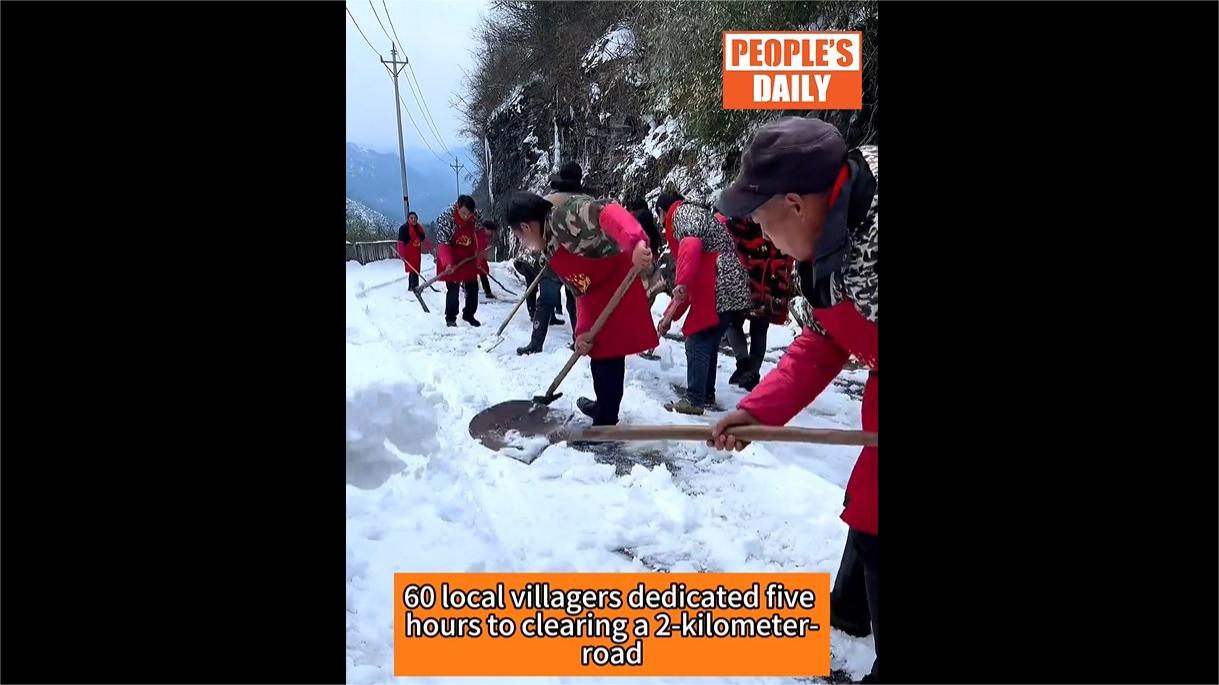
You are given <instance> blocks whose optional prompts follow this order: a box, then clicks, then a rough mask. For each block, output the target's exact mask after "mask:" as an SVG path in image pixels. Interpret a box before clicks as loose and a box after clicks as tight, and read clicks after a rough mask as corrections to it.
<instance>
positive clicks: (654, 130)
mask: <svg viewBox="0 0 1219 685" xmlns="http://www.w3.org/2000/svg"><path fill="white" fill-rule="evenodd" d="M681 141H682V134H681V122H680V121H678V120H677V119H674V118H673V117H672V116H667V117H665V120H664V121H663V122H661V123H660V124H656V123H654V122H653V124H652V126H651V128H650V129H649V130H648V134H647V135H646V136H644V137H643V140H641V141H639V143H637V144H635V145H632V146H631V147H630V148H629V149H628V151H627V157H626V159H625V160H624V161H623V162H622V163H621V164H619V165H618V168H617V169H615V171H614V173H616V174H619V175H621V176H623V177H626V178H629V177H630V176H633V175H634V174H636V173H639V172H641V171H643V170H644V169H646V168H647V166H648V164H649V163H653V162H654V161H655V160H657V159H660V157H661V156H663V155H664V154H665V153H667V152H669V151H671V150H676V149H680V148H681Z"/></svg>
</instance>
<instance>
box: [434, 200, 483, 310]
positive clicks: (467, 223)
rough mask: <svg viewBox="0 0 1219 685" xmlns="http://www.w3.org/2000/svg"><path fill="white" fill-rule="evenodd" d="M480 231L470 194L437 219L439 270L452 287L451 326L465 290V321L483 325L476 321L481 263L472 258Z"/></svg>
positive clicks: (446, 307) (448, 303)
mask: <svg viewBox="0 0 1219 685" xmlns="http://www.w3.org/2000/svg"><path fill="white" fill-rule="evenodd" d="M477 232H478V215H477V214H475V213H474V198H472V197H470V196H469V195H461V196H459V197H458V198H457V203H456V204H454V205H453V207H452V208H451V209H449V210H446V211H444V212H441V214H440V216H439V217H438V218H437V219H436V244H437V246H438V249H437V254H436V269H437V270H439V272H440V280H442V281H444V282H445V283H447V284H448V288H449V292H448V293H446V295H445V304H444V320H445V323H447V324H448V325H449V326H456V325H457V294H458V292H459V291H460V290H461V289H462V288H465V291H466V303H465V307H464V308H463V309H462V310H461V318H462V320H463V321H465V322H466V323H468V324H470V325H471V326H481V325H482V324H480V323H479V322H478V320H477V319H475V318H474V312H476V311H478V260H477V259H473V257H476V256H477V254H478V236H477V235H476V233H477ZM467 259H468V260H469V261H466V260H467ZM463 261H464V262H465V263H464V264H462V265H461V266H460V267H459V266H457V265H458V264H460V263H461V262H463Z"/></svg>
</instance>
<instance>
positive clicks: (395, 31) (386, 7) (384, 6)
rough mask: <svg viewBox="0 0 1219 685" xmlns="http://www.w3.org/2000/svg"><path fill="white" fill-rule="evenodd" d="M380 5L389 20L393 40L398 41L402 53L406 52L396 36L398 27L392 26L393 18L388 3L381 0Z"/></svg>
mask: <svg viewBox="0 0 1219 685" xmlns="http://www.w3.org/2000/svg"><path fill="white" fill-rule="evenodd" d="M381 7H383V8H385V18H386V19H388V20H389V28H390V29H392V30H393V32H394V40H397V41H398V47H400V48H402V51H403V53H405V52H406V46H404V45H403V44H402V41H401V40H400V39H399V38H398V29H396V28H394V18H393V17H391V16H390V15H389V5H386V4H385V0H381Z"/></svg>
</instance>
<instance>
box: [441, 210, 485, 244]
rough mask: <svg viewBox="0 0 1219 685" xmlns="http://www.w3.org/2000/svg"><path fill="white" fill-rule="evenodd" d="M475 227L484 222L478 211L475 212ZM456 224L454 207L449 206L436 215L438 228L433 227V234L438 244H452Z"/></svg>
mask: <svg viewBox="0 0 1219 685" xmlns="http://www.w3.org/2000/svg"><path fill="white" fill-rule="evenodd" d="M473 220H474V228H475V229H477V228H478V227H479V226H480V225H481V224H482V222H481V221H480V220H479V218H478V212H475V213H474V217H473ZM455 230H456V226H455V225H454V221H453V208H452V207H448V208H447V209H445V210H444V211H443V212H441V213H440V216H438V217H436V228H434V229H433V234H434V235H435V236H436V239H435V241H433V242H435V243H436V244H437V245H452V244H453V232H454V231H455Z"/></svg>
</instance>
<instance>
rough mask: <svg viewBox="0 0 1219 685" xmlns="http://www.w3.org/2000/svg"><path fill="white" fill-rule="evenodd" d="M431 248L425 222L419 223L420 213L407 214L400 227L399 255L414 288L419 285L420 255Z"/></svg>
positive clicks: (409, 281) (409, 282)
mask: <svg viewBox="0 0 1219 685" xmlns="http://www.w3.org/2000/svg"><path fill="white" fill-rule="evenodd" d="M431 250H432V246H431V245H430V244H429V243H428V240H427V235H426V234H424V232H423V224H421V223H419V215H418V214H415V213H414V212H411V213H410V214H407V215H406V223H404V224H402V225H401V226H399V227H398V256H399V257H401V258H402V261H403V267H404V268H405V269H406V273H408V274H410V276H409V280H408V281H407V283H408V284H409V285H410V287H411V289H412V290H413V289H415V288H417V287H418V286H419V268H420V257H421V256H422V254H423V252H431Z"/></svg>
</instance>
